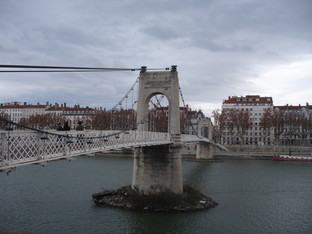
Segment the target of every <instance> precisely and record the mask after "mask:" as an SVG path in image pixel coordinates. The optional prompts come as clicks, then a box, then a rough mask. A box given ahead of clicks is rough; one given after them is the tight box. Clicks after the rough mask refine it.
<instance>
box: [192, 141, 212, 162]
mask: <svg viewBox="0 0 312 234" xmlns="http://www.w3.org/2000/svg"><path fill="white" fill-rule="evenodd" d="M196 146H197V148H196V159H214V154H213V146H212V145H211V144H207V143H204V142H199V143H197V145H196Z"/></svg>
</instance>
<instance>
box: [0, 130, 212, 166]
mask: <svg viewBox="0 0 312 234" xmlns="http://www.w3.org/2000/svg"><path fill="white" fill-rule="evenodd" d="M0 137H1V138H0V153H1V156H0V171H10V170H12V169H14V168H16V167H18V166H23V165H28V164H45V163H46V162H49V161H54V160H59V159H66V158H72V157H75V156H79V155H84V154H92V153H97V152H109V151H113V150H121V149H130V148H132V147H144V146H152V145H165V144H173V140H172V139H171V136H170V134H169V133H162V132H140V131H127V132H120V131H119V132H118V131H68V132H59V131H49V133H48V134H47V133H42V132H35V131H12V132H8V131H0ZM181 141H182V142H184V143H188V142H206V143H211V142H210V140H209V139H207V138H198V137H197V136H193V135H181Z"/></svg>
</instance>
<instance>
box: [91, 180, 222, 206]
mask: <svg viewBox="0 0 312 234" xmlns="http://www.w3.org/2000/svg"><path fill="white" fill-rule="evenodd" d="M92 201H93V202H94V203H95V204H96V205H103V206H108V207H116V208H124V209H131V210H145V211H163V212H165V211H196V210H203V209H207V208H211V207H215V206H217V205H218V203H217V202H216V201H214V200H213V199H212V198H210V197H208V196H205V195H204V194H202V193H201V192H200V191H198V190H196V189H194V188H192V187H190V186H185V187H184V193H183V194H181V195H178V194H175V193H172V192H171V191H169V190H163V191H161V192H158V193H151V194H148V195H146V194H144V193H143V192H141V191H138V190H137V189H132V188H131V186H124V187H121V188H120V189H117V190H106V191H103V192H99V193H95V194H93V195H92Z"/></svg>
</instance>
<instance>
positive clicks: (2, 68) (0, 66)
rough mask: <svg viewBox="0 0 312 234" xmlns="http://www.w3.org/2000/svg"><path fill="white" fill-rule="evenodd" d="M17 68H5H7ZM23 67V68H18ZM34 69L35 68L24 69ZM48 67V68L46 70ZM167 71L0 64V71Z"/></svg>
mask: <svg viewBox="0 0 312 234" xmlns="http://www.w3.org/2000/svg"><path fill="white" fill-rule="evenodd" d="M12 68H13V69H19V70H7V69H12ZM20 69H24V70H20ZM25 69H36V70H25ZM47 69H49V70H47ZM143 69H144V70H150V71H158V70H160V71H164V70H165V71H167V70H169V68H168V67H167V68H146V67H144V68H143V67H141V68H112V67H75V66H74V67H65V66H38V65H4V64H0V72H105V71H142V70H143Z"/></svg>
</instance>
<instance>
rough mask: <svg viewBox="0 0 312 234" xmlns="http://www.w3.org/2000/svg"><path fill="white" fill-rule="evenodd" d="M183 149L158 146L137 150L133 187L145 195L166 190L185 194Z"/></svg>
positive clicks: (172, 146) (135, 151) (135, 152)
mask: <svg viewBox="0 0 312 234" xmlns="http://www.w3.org/2000/svg"><path fill="white" fill-rule="evenodd" d="M181 164H182V163H181V147H180V146H177V145H158V146H149V147H142V148H135V150H134V162H133V178H132V186H133V187H137V188H138V189H139V190H143V191H144V192H145V193H150V192H151V193H153V192H160V191H162V189H164V188H168V189H170V190H171V191H172V192H174V193H177V194H181V193H183V181H182V165H181Z"/></svg>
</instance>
